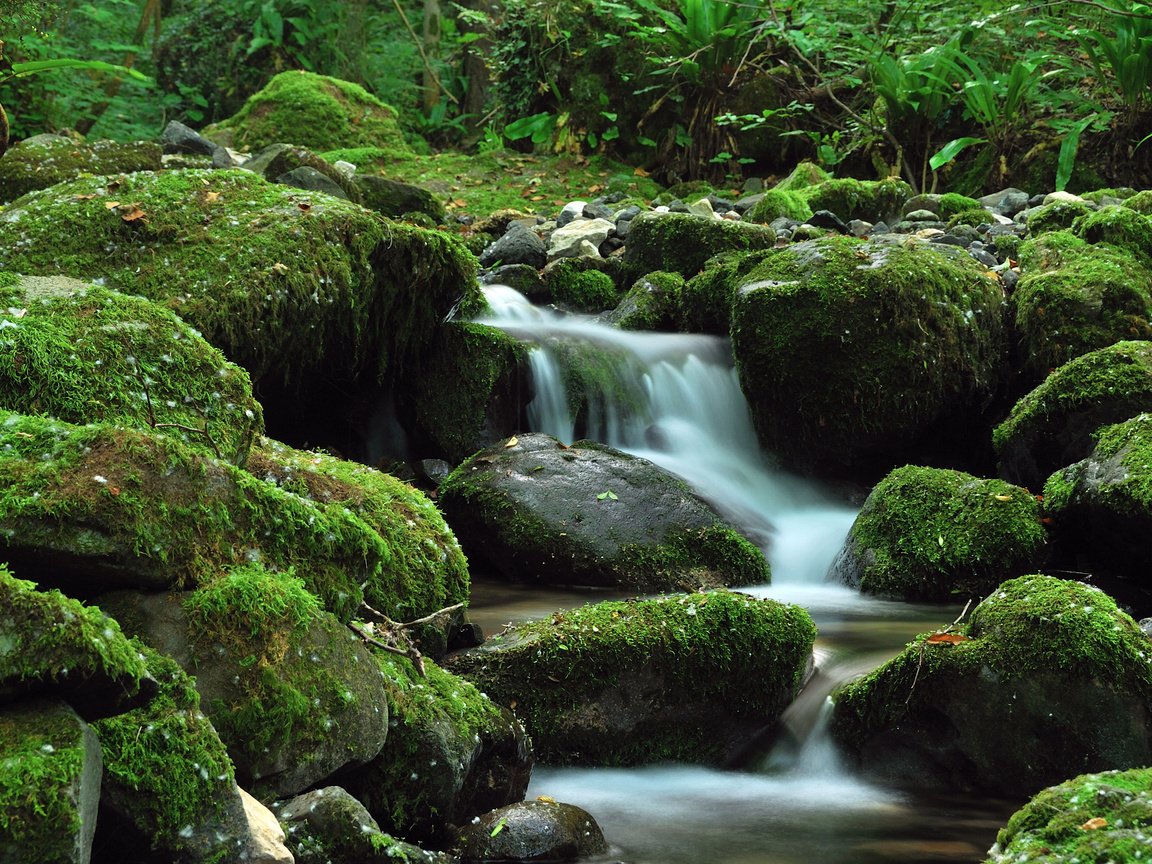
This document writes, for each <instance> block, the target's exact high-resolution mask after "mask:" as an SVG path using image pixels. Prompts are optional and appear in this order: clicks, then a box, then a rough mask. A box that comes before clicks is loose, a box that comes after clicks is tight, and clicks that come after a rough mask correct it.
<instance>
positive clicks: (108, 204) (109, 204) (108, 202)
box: [104, 201, 120, 210]
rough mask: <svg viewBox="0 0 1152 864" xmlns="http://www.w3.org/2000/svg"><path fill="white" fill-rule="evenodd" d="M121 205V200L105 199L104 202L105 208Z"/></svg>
mask: <svg viewBox="0 0 1152 864" xmlns="http://www.w3.org/2000/svg"><path fill="white" fill-rule="evenodd" d="M119 206H120V202H119V201H105V202H104V209H105V210H115V209H116V208H117V207H119Z"/></svg>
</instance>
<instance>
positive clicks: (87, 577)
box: [0, 412, 391, 617]
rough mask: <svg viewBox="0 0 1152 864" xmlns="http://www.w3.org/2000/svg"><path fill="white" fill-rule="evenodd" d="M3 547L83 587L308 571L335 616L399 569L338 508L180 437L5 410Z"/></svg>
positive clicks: (0, 465) (0, 507) (0, 467)
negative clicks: (36, 552)
mask: <svg viewBox="0 0 1152 864" xmlns="http://www.w3.org/2000/svg"><path fill="white" fill-rule="evenodd" d="M0 538H2V539H3V542H5V543H6V545H7V546H8V547H9V550H10V551H9V555H13V554H17V553H21V554H26V551H25V550H28V549H40V550H41V552H40V554H42V553H43V550H44V549H49V550H52V551H53V553H55V554H58V555H60V556H62V558H63V560H64V561H71V562H72V565H73V569H75V570H77V571H78V573H79V574H80V575H79V576H78V577H77V578H78V579H79V580H80V583H81V584H80V585H79V589H80V590H86V591H89V592H90V591H92V590H93V588H94V585H93V583H92V580H93V579H95V578H97V577H100V578H101V579H102V582H103V587H104V588H105V589H106V588H108V587H110V586H112V585H123V584H131V585H133V586H141V585H145V584H149V585H153V586H154V587H164V586H182V587H194V586H196V585H200V584H202V583H205V582H208V581H211V579H212V578H214V577H215V576H216V575H217V574H218V573H219V572H220V570H221V569H222V568H224V567H226V566H228V565H232V564H239V563H243V562H244V561H246V560H259V561H263V562H264V563H265V564H267V565H268V566H269V567H275V568H280V569H287V568H290V567H298V568H299V572H300V573H301V574H303V576H304V578H305V580H306V582H307V584H308V587H309V588H310V589H311V590H312V591H313V592H314V593H316V594H317V595H318V596H320V597H321V598H322V599H323V600H324V602H325V604H326V606H327V607H328V608H329V609H331V610H332V611H333V612H335V613H336V614H337V615H341V616H345V617H346V616H349V615H350V614H351V613H352V612H354V611H355V610H356V609H357V608H358V607H359V605H360V602H361V598H362V596H363V594H362V589H361V588H360V585H361V584H362V583H364V582H366V581H373V580H375V579H378V578H379V575H378V574H379V573H380V570H381V568H382V567H384V566H385V565H386V564H387V562H388V561H390V559H391V553H390V550H389V548H388V547H387V545H386V544H385V543H384V541H383V540H382V539H381V537H380V535H379V534H378V533H377V532H375V531H373V530H372V529H370V528H369V527H368V526H367V525H365V524H364V522H363V521H362V520H361V519H359V518H358V517H356V516H355V515H353V514H352V513H350V512H348V511H346V510H345V509H344V508H343V506H342V505H340V504H321V503H314V502H311V501H307V500H305V499H302V498H300V497H298V496H296V495H292V494H290V493H287V492H284V491H282V490H280V489H278V488H276V487H275V486H273V485H272V484H270V483H267V482H265V481H264V480H259V479H257V478H255V477H253V476H252V475H251V474H249V473H247V472H245V471H241V470H239V469H237V468H235V467H234V466H231V465H228V464H227V463H223V462H218V461H216V460H214V459H208V458H205V457H203V456H201V455H200V454H198V453H195V452H194V451H189V450H188V449H187V448H185V447H184V446H183V445H181V444H179V443H178V442H176V441H172V440H170V439H164V438H161V437H157V436H153V435H150V434H148V433H146V432H141V431H136V430H132V429H126V428H123V427H115V426H107V425H90V426H71V425H68V424H64V423H59V422H54V421H48V420H44V419H40V418H31V417H23V416H21V415H17V414H8V413H2V412H0Z"/></svg>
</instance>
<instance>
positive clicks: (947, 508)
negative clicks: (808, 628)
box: [836, 465, 1047, 600]
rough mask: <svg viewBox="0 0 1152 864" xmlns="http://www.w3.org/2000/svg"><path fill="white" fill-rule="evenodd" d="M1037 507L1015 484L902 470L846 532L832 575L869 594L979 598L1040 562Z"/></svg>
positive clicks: (1043, 537) (956, 473) (907, 597)
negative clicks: (845, 538)
mask: <svg viewBox="0 0 1152 864" xmlns="http://www.w3.org/2000/svg"><path fill="white" fill-rule="evenodd" d="M1046 543H1047V536H1046V534H1045V531H1044V526H1043V525H1042V524H1041V521H1040V503H1039V502H1038V501H1037V500H1036V498H1035V496H1033V495H1031V494H1029V492H1028V491H1027V490H1025V489H1021V488H1020V487H1018V486H1010V485H1009V484H1007V483H1004V482H1002V481H1000V480H981V479H979V478H976V477H973V476H971V475H970V474H965V473H963V472H961V471H948V470H944V469H939V468H918V467H914V466H911V465H909V466H905V467H903V468H897V469H896V470H895V471H893V472H892V473H890V474H889V475H888V476H887V477H885V478H884V479H883V480H882V481H881V482H880V483H879V484H878V485H877V486H876V488H875V489H873V490H872V493H871V494H870V495H869V496H868V500H867V501H865V503H864V507H863V509H862V510H861V511H860V514H859V515H858V516H857V517H856V521H855V522H854V523H853V524H852V528H851V530H850V531H849V532H848V538H847V540H846V548H845V550H844V551H843V552H842V553H841V557H840V559H839V560H838V562H837V565H836V569H837V570H838V571H839V575H840V577H841V579H842V580H843V581H846V582H848V583H850V584H853V585H859V586H860V589H861V590H862V591H864V592H865V593H868V594H880V595H883V596H890V597H900V598H903V599H905V600H949V599H952V598H953V597H955V596H956V595H960V596H962V597H971V596H982V595H984V594H986V593H988V592H989V591H990V590H992V588H994V587H996V586H997V585H998V584H1000V582H1002V581H1003V580H1004V579H1006V578H1009V577H1011V576H1014V575H1016V574H1018V573H1020V572H1024V571H1027V570H1034V569H1035V568H1036V567H1037V566H1038V565H1040V564H1042V563H1043V560H1044V557H1045V546H1046Z"/></svg>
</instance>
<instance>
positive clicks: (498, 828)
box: [488, 817, 508, 837]
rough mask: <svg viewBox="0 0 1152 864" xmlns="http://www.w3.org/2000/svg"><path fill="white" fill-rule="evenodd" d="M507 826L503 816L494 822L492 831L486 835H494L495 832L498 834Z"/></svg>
mask: <svg viewBox="0 0 1152 864" xmlns="http://www.w3.org/2000/svg"><path fill="white" fill-rule="evenodd" d="M507 826H508V823H507V822H506V821H505V819H504V818H503V817H501V818H500V820H499V821H498V822H497V823H496V827H495V828H493V829H492V833H491V834H489V835H488V836H489V837H495V836H496V835H497V834H499V833H500V832H501V831H503V830H504V829H505V828H506V827H507Z"/></svg>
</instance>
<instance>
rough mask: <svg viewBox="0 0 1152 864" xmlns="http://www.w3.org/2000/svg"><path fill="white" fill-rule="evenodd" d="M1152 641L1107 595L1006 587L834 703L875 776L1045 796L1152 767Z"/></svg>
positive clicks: (1040, 584)
mask: <svg viewBox="0 0 1152 864" xmlns="http://www.w3.org/2000/svg"><path fill="white" fill-rule="evenodd" d="M1150 657H1152V640H1150V639H1149V638H1148V637H1147V636H1146V635H1145V634H1144V633H1143V632H1142V631H1141V630H1140V628H1139V626H1138V625H1137V624H1136V622H1135V621H1133V620H1132V618H1131V617H1129V616H1128V615H1127V614H1126V613H1124V612H1122V611H1121V610H1120V609H1118V608H1117V606H1116V603H1115V601H1113V600H1112V599H1111V598H1110V597H1109V596H1108V595H1107V594H1105V593H1104V592H1102V591H1100V590H1099V589H1097V588H1093V587H1091V586H1088V585H1084V584H1081V583H1078V582H1069V581H1065V580H1062V579H1056V578H1054V577H1051V576H1024V577H1021V578H1018V579H1013V580H1010V581H1008V582H1005V583H1004V584H1003V585H1001V586H1000V587H999V588H997V589H996V590H995V591H993V592H992V593H991V594H989V595H988V597H986V598H985V599H984V601H983V602H982V603H981V604H980V605H979V606H977V607H976V609H975V610H974V611H973V613H972V617H971V620H970V623H969V624H968V626H967V627H965V628H963V629H961V630H959V631H957V632H948V633H936V634H924V635H922V636H920V637H918V638H917V639H916V640H915V641H914V642H912V643H911V644H910V645H908V647H906V648H905V649H904V650H903V651H902V652H901V653H900V654H899V655H897V656H896V657H895V658H893V659H892V660H890V661H889V662H888V663H885V664H884V665H883V666H881V667H880V668H879V669H877V670H875V671H874V672H872V673H871V674H869V675H867V676H865V677H863V678H861V679H858V680H857V681H854V682H852V683H850V684H848V685H847V686H845V687H843V688H842V689H841V690H839V691H838V692H837V693H834V694H833V699H834V701H835V709H834V712H833V715H832V725H831V732H832V735H833V738H834V739H835V740H836V741H837V742H838V743H839V744H840V745H841V747H843V748H844V750H845V751H846V752H847V753H848V754H849V755H850V757H851V758H852V759H853V760H854V761H855V762H856V763H857V764H858V765H860V766H861V767H862V768H863V769H864V770H865V771H866V772H867V773H869V774H871V775H873V776H876V777H878V778H880V779H883V780H887V781H891V782H896V783H899V784H901V785H910V786H915V787H920V788H931V789H937V790H938V789H942V788H946V789H979V790H982V791H985V792H991V793H994V794H1000V795H1005V796H1022V795H1031V794H1034V793H1035V792H1037V791H1039V790H1040V789H1042V788H1043V787H1045V786H1048V785H1051V784H1053V783H1058V782H1060V781H1061V780H1063V779H1064V778H1067V777H1070V776H1073V775H1075V774H1079V773H1082V772H1085V771H1103V770H1106V769H1111V768H1127V767H1130V766H1132V765H1147V764H1148V763H1149V762H1150V761H1152V669H1150V667H1152V664H1150V663H1149V658H1150Z"/></svg>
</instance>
